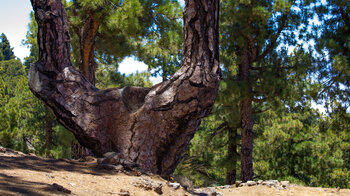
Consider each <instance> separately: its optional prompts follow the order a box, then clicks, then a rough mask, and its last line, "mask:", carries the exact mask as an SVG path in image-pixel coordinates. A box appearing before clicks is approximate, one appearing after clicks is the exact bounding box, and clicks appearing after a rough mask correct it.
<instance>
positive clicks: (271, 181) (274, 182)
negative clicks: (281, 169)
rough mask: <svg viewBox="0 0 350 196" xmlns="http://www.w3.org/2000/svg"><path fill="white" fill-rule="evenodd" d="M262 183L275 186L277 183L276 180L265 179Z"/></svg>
mask: <svg viewBox="0 0 350 196" xmlns="http://www.w3.org/2000/svg"><path fill="white" fill-rule="evenodd" d="M262 184H263V185H266V186H268V187H271V186H277V185H278V180H267V181H264V182H263V183H262Z"/></svg>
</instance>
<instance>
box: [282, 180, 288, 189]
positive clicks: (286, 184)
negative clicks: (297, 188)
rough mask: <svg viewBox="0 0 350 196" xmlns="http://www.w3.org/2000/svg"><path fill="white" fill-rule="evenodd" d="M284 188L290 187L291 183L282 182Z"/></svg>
mask: <svg viewBox="0 0 350 196" xmlns="http://www.w3.org/2000/svg"><path fill="white" fill-rule="evenodd" d="M281 186H282V188H287V187H288V186H289V181H281Z"/></svg>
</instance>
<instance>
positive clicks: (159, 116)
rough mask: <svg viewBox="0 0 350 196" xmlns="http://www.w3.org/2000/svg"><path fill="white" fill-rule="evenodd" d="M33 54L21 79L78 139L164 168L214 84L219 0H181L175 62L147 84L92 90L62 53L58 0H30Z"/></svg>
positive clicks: (192, 128)
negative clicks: (178, 60) (176, 66)
mask: <svg viewBox="0 0 350 196" xmlns="http://www.w3.org/2000/svg"><path fill="white" fill-rule="evenodd" d="M31 3H32V6H33V9H34V12H35V18H36V20H37V22H38V27H39V28H38V44H39V61H38V62H36V63H35V64H33V65H32V66H31V67H30V70H29V86H30V89H31V90H32V92H33V93H34V94H35V95H36V96H37V97H39V98H40V99H41V100H42V101H43V102H44V103H45V104H46V105H47V106H48V107H49V108H50V109H51V111H52V112H53V114H54V115H55V116H56V117H57V119H58V120H59V121H60V122H61V123H62V124H63V125H64V126H65V127H66V128H67V129H69V130H70V131H72V132H73V133H74V135H75V137H76V138H77V139H78V141H79V142H80V143H81V144H82V145H84V146H86V147H88V148H90V149H91V150H92V151H93V152H94V154H96V155H97V156H101V155H102V154H103V153H105V152H109V151H115V152H119V153H120V154H121V156H122V157H123V158H124V159H126V160H128V161H131V162H133V163H136V164H137V165H138V167H140V168H142V169H145V170H148V171H151V172H153V173H157V174H161V175H163V176H167V175H169V174H171V173H172V172H173V171H174V169H175V167H176V166H177V164H178V162H179V161H180V158H181V155H182V153H183V152H184V151H185V150H186V147H187V145H188V143H189V141H190V140H191V138H192V137H193V135H194V133H195V132H196V130H197V128H198V126H199V124H200V119H201V118H203V117H204V116H206V115H208V113H209V111H210V109H211V108H212V106H213V104H214V101H215V98H216V95H217V90H218V86H219V77H220V76H219V75H220V68H219V46H218V44H219V42H218V37H219V36H218V16H219V0H200V1H197V0H187V1H186V6H185V11H184V29H183V47H182V56H183V58H182V67H181V68H180V70H179V71H177V72H176V73H175V74H174V75H173V76H172V77H171V78H170V80H168V81H166V82H163V83H161V84H158V85H155V86H153V87H152V88H139V87H126V88H122V89H107V90H99V89H97V88H96V87H95V86H94V85H93V84H91V83H90V82H89V81H88V79H87V78H86V77H84V76H83V74H82V73H81V72H79V71H77V70H76V69H74V68H73V67H72V64H71V61H70V35H69V32H68V25H67V20H66V13H65V9H64V7H63V5H62V2H61V1H60V0H31Z"/></svg>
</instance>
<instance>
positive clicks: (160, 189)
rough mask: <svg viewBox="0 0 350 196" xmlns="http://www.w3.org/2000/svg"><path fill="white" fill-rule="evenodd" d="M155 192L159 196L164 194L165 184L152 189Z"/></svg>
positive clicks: (156, 185)
mask: <svg viewBox="0 0 350 196" xmlns="http://www.w3.org/2000/svg"><path fill="white" fill-rule="evenodd" d="M152 189H153V191H154V192H156V193H158V194H159V195H161V194H163V184H161V183H157V184H155V185H154V186H153V187H152Z"/></svg>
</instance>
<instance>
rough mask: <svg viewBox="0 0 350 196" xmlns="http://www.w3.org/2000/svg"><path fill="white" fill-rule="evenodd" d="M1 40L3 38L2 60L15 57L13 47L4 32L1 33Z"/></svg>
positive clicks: (0, 57)
mask: <svg viewBox="0 0 350 196" xmlns="http://www.w3.org/2000/svg"><path fill="white" fill-rule="evenodd" d="M0 40H1V43H0V48H1V50H0V51H1V52H2V55H0V61H1V60H5V61H7V60H11V59H14V58H15V55H14V53H13V48H11V46H10V42H9V40H8V39H7V37H6V35H5V34H4V33H2V34H1V35H0Z"/></svg>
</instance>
